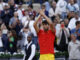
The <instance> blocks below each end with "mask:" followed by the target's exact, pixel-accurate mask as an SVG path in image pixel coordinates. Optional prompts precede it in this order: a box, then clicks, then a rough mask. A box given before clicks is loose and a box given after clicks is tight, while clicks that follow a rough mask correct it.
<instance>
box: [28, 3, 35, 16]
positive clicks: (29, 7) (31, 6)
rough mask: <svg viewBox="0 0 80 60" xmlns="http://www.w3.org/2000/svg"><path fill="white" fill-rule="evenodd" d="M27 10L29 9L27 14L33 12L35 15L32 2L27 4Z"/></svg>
mask: <svg viewBox="0 0 80 60" xmlns="http://www.w3.org/2000/svg"><path fill="white" fill-rule="evenodd" d="M28 11H29V14H33V16H34V17H35V16H36V11H34V10H33V5H32V4H30V5H28Z"/></svg>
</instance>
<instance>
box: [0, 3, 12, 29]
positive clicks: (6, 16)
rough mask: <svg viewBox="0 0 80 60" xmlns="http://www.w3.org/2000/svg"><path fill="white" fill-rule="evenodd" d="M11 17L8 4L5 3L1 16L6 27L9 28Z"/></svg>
mask: <svg viewBox="0 0 80 60" xmlns="http://www.w3.org/2000/svg"><path fill="white" fill-rule="evenodd" d="M11 17H12V11H11V10H10V9H9V5H5V6H4V10H3V11H1V18H2V19H3V22H4V23H5V25H6V27H7V28H9V27H8V25H9V21H10V18H11Z"/></svg>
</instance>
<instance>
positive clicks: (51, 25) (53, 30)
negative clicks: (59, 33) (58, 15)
mask: <svg viewBox="0 0 80 60" xmlns="http://www.w3.org/2000/svg"><path fill="white" fill-rule="evenodd" d="M40 14H41V15H42V16H43V17H44V18H45V19H46V20H47V22H48V23H49V25H50V29H51V30H52V32H53V33H55V27H54V25H53V23H52V21H51V20H50V19H49V18H48V17H47V16H46V15H45V14H44V12H43V11H40Z"/></svg>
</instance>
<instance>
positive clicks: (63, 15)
mask: <svg viewBox="0 0 80 60" xmlns="http://www.w3.org/2000/svg"><path fill="white" fill-rule="evenodd" d="M66 6H67V2H66V1H65V0H58V2H57V7H59V8H60V10H61V18H62V19H64V18H66V17H67V9H66Z"/></svg>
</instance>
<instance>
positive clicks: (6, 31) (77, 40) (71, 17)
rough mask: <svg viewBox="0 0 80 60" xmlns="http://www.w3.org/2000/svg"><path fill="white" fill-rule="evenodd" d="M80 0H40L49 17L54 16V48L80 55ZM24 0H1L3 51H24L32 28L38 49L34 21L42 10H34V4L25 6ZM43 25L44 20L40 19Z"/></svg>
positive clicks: (0, 33) (0, 27) (0, 19)
mask: <svg viewBox="0 0 80 60" xmlns="http://www.w3.org/2000/svg"><path fill="white" fill-rule="evenodd" d="M79 2H80V0H58V1H57V2H56V1H55V0H53V1H52V2H48V1H47V0H46V1H45V2H44V3H43V4H41V7H40V9H42V10H44V13H45V15H46V16H47V17H49V18H50V19H51V21H52V22H53V24H54V25H55V29H56V39H55V50H58V51H61V52H64V51H68V52H69V57H70V58H74V59H76V58H79V59H80V57H79V56H80V6H79V5H80V4H79ZM22 5H23V4H22V3H19V4H16V3H15V0H8V1H7V2H3V1H2V0H0V51H2V52H6V51H7V52H11V54H13V53H14V52H18V51H22V50H23V49H24V47H25V46H26V45H27V44H28V41H27V37H28V33H29V32H31V33H32V34H33V36H32V42H33V43H34V44H35V45H36V50H37V51H39V44H38V37H37V34H36V31H35V29H34V26H33V24H34V22H35V20H36V18H37V16H38V15H39V12H36V11H35V10H33V4H28V7H26V9H24V8H23V7H22ZM38 26H39V27H41V21H40V22H39V23H38Z"/></svg>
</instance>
